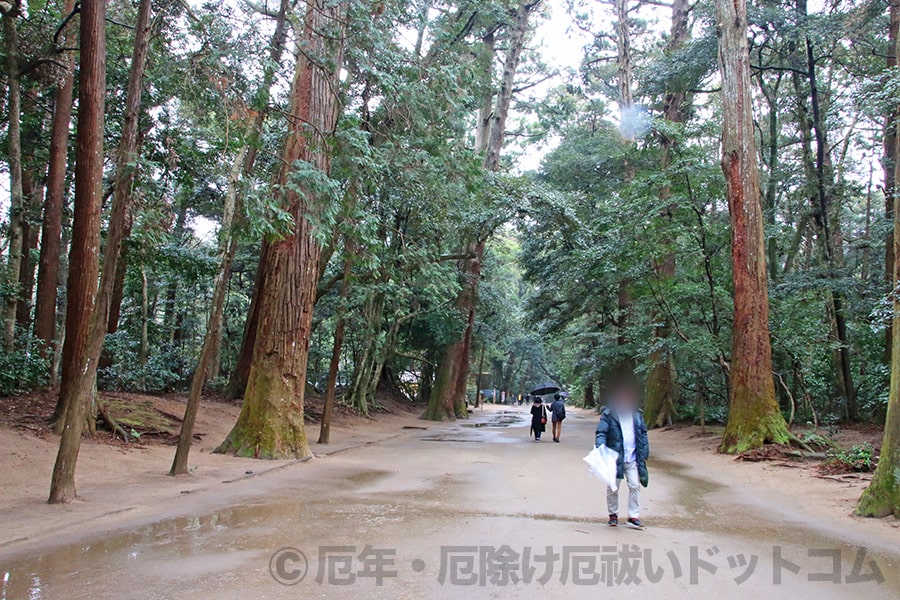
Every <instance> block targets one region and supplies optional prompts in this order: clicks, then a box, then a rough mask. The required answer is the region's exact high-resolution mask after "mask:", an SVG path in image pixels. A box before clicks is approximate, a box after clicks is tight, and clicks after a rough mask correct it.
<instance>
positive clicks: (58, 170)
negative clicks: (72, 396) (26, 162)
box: [34, 0, 75, 348]
mask: <svg viewBox="0 0 900 600" xmlns="http://www.w3.org/2000/svg"><path fill="white" fill-rule="evenodd" d="M74 5H75V2H74V0H66V2H65V5H64V8H63V14H66V15H68V14H69V13H70V12H72V8H73V7H74ZM67 29H68V28H67ZM67 29H64V30H63V32H62V33H61V36H60V40H61V41H60V43H61V44H62V45H64V46H68V45H70V44H71V42H70V41H69V40H70V38H72V37H74V36H71V35H68V34H67V33H66V31H67ZM60 60H61V61H62V63H63V64H65V65H66V67H67V68H66V71H65V73H64V74H63V76H62V80H61V81H60V82H59V83H58V84H57V86H56V89H55V90H54V92H53V117H52V119H51V124H50V155H49V161H48V163H47V192H46V197H45V199H44V220H43V224H42V228H41V252H40V258H39V260H38V263H39V267H38V281H37V298H36V300H35V308H34V334H35V336H36V337H37V338H38V339H40V340H43V342H44V344H45V345H46V347H47V348H51V347H52V346H53V345H54V344H56V343H57V340H56V318H57V315H56V303H57V286H58V281H59V267H60V259H61V252H60V250H61V236H62V219H63V207H64V205H65V194H66V169H67V162H68V157H69V152H68V149H69V126H70V123H71V121H72V95H73V89H74V84H75V75H74V74H75V62H74V59H73V58H72V57H71V56H70V55H68V54H67V55H64V56H62V57H60Z"/></svg>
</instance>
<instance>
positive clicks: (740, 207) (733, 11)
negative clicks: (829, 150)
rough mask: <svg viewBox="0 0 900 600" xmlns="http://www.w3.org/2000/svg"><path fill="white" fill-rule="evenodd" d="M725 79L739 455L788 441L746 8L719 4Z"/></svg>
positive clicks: (727, 441)
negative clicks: (778, 381) (779, 390)
mask: <svg viewBox="0 0 900 600" xmlns="http://www.w3.org/2000/svg"><path fill="white" fill-rule="evenodd" d="M716 13H717V19H718V23H719V29H718V31H719V68H720V70H721V73H722V109H723V115H724V124H723V128H722V169H723V171H724V173H725V183H726V187H725V190H726V196H727V198H728V209H729V212H730V214H731V255H732V269H733V275H732V276H733V280H734V329H733V341H732V352H731V369H730V372H731V378H730V384H731V385H730V386H729V411H728V423H727V425H726V427H725V434H724V436H723V438H722V445H721V446H720V450H721V451H722V452H728V453H737V452H743V451H745V450H748V449H750V448H756V447H759V446H762V445H763V444H765V443H767V442H786V441H787V440H788V439H789V437H790V435H789V433H788V431H787V426H786V424H785V422H784V417H783V416H782V414H781V411H780V410H779V408H778V402H777V401H776V398H775V383H774V380H773V379H772V348H771V345H770V340H769V298H768V282H767V279H766V257H765V232H764V227H763V215H762V207H761V205H760V184H759V168H758V166H757V162H756V161H757V158H756V139H755V137H754V135H755V133H754V126H753V110H752V104H751V94H750V55H749V50H748V42H747V5H746V3H745V1H744V0H716Z"/></svg>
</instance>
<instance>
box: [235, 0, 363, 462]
mask: <svg viewBox="0 0 900 600" xmlns="http://www.w3.org/2000/svg"><path fill="white" fill-rule="evenodd" d="M345 13H346V10H345V5H344V4H343V3H336V2H333V1H331V0H313V1H312V2H310V4H309V6H308V9H307V12H306V15H305V17H304V22H303V28H302V32H301V35H300V40H299V41H298V47H299V48H300V49H301V50H302V51H301V53H300V54H299V56H298V57H297V66H296V68H295V72H294V80H293V83H292V84H291V92H290V98H291V101H290V112H289V116H288V120H289V125H288V135H287V139H286V140H285V145H284V150H283V153H282V167H281V170H280V172H279V174H278V177H277V180H276V182H275V183H276V186H275V187H276V190H277V191H276V193H277V194H278V196H279V200H280V202H281V204H282V206H284V207H285V209H286V210H288V211H289V212H290V214H291V216H292V217H293V222H294V224H293V231H292V232H291V233H289V234H287V235H286V236H284V237H283V238H280V239H277V240H270V243H269V247H268V249H267V251H266V254H267V258H266V263H267V264H266V269H265V278H266V279H265V283H264V285H263V290H264V292H263V294H262V296H261V297H260V306H259V311H260V312H259V323H258V326H257V327H258V329H257V333H256V342H255V345H254V350H253V359H252V362H251V364H250V372H249V377H248V381H247V389H246V392H245V394H244V402H243V405H242V408H241V414H240V416H239V417H238V421H237V423H236V424H235V426H234V428H233V429H232V430H231V433H229V434H228V437H227V438H226V439H225V441H224V442H222V444H221V445H220V446H219V448H218V449H217V452H231V453H235V454H237V455H239V456H252V457H256V458H280V457H285V456H296V457H304V456H308V455H309V454H310V451H309V445H308V443H307V439H306V432H305V431H304V429H303V401H304V395H305V391H306V390H305V387H306V376H305V375H306V364H307V359H308V357H309V340H310V330H311V327H312V312H313V306H314V304H315V298H316V287H317V284H318V278H319V269H318V265H319V255H320V253H321V248H320V246H319V242H318V241H317V240H316V232H315V229H314V228H315V225H314V224H313V222H312V220H310V219H309V218H308V216H310V215H315V214H317V212H318V211H320V210H321V199H320V198H316V197H315V191H314V190H313V189H312V188H310V186H309V185H307V184H306V183H305V182H303V181H298V180H297V178H296V176H295V170H296V169H297V167H298V166H299V165H300V164H302V163H306V164H308V165H311V166H312V167H313V168H315V169H317V170H318V171H319V172H320V173H321V174H323V175H325V176H327V175H328V174H329V172H330V170H331V155H330V149H329V147H328V140H329V137H330V136H331V135H332V134H333V132H334V129H335V126H336V124H337V118H338V111H339V98H338V95H337V90H338V87H339V72H340V66H341V63H342V58H343V50H344V20H345V18H346V16H345Z"/></svg>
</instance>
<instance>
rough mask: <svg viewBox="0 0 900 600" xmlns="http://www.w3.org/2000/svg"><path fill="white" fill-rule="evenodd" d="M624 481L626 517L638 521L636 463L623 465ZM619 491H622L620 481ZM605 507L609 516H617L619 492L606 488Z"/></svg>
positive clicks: (638, 501) (639, 511)
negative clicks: (625, 488)
mask: <svg viewBox="0 0 900 600" xmlns="http://www.w3.org/2000/svg"><path fill="white" fill-rule="evenodd" d="M625 481H626V482H627V483H628V517H629V518H635V519H638V518H640V516H641V500H640V496H641V482H640V480H639V479H638V469H637V463H636V462H626V463H625ZM619 489H622V480H621V479H620V480H619ZM606 507H607V508H608V509H609V514H611V515H614V514H619V491H618V490H616V491H615V492H614V491H612V489H611V488H609V487H607V488H606Z"/></svg>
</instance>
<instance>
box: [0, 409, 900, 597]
mask: <svg viewBox="0 0 900 600" xmlns="http://www.w3.org/2000/svg"><path fill="white" fill-rule="evenodd" d="M526 411H527V407H521V408H519V407H515V408H512V407H489V408H488V410H486V411H484V412H479V413H477V414H476V416H475V417H474V418H473V419H471V420H469V421H467V422H466V421H464V422H458V423H453V424H442V425H434V424H429V428H428V430H427V431H421V430H414V429H408V430H404V431H403V433H402V435H398V436H396V437H393V438H390V439H387V440H385V441H382V442H379V443H375V444H371V445H368V446H365V447H362V448H357V449H354V450H349V451H345V452H340V453H337V454H333V455H331V456H328V457H326V458H324V459H321V460H315V461H312V462H311V463H308V464H305V465H298V466H296V467H291V468H285V469H281V470H279V471H277V472H273V473H270V474H268V475H265V476H263V477H259V478H255V479H250V480H247V481H245V482H242V483H241V484H240V485H242V486H244V488H243V490H244V492H246V494H245V497H244V499H243V500H242V501H240V502H238V503H233V502H230V505H229V506H227V508H221V509H218V510H205V509H204V508H203V507H202V506H201V507H198V511H197V513H196V514H194V515H188V516H182V517H179V518H173V519H168V520H164V521H160V522H157V523H155V524H151V525H147V526H144V527H141V528H138V529H135V530H132V531H129V532H127V533H120V534H116V535H110V536H106V537H104V538H102V539H100V540H99V541H96V542H93V543H80V544H72V545H65V546H62V547H59V548H56V549H52V550H50V551H48V552H46V553H44V554H41V555H39V556H33V557H31V558H21V559H17V560H13V561H12V562H7V563H6V564H3V563H0V577H3V576H4V574H8V575H7V577H8V581H6V582H5V583H4V582H2V581H0V585H2V586H3V588H2V589H3V593H2V599H3V600H6V599H10V600H17V599H19V598H36V599H37V598H40V599H55V598H60V599H71V600H75V599H78V598H90V599H97V600H102V599H107V598H108V599H113V598H115V599H130V598H136V599H137V598H140V599H156V598H159V599H173V598H187V597H190V598H193V599H207V598H208V599H216V600H220V599H231V598H263V599H268V598H300V597H328V598H359V597H376V598H411V599H412V598H417V599H418V598H458V597H463V596H465V597H476V598H495V597H513V598H532V597H535V598H536V597H542V598H543V597H547V595H548V594H550V596H551V597H553V598H582V597H584V598H587V597H592V598H595V597H596V595H597V593H598V591H600V592H601V593H602V591H603V590H598V589H597V586H600V587H601V588H602V587H605V586H607V585H612V586H613V587H614V588H615V590H614V592H613V593H614V594H616V595H617V596H618V595H625V596H629V597H634V598H644V597H647V598H650V597H654V598H658V597H659V595H660V594H664V595H665V596H666V597H668V598H683V597H685V598H686V597H689V596H696V595H697V594H701V595H702V596H703V597H712V596H713V595H716V596H723V597H729V598H748V599H749V598H753V599H758V598H760V597H764V596H767V597H768V598H769V599H775V598H791V599H792V600H793V599H794V598H797V597H811V595H812V594H813V593H814V594H815V595H816V597H818V598H821V599H828V598H860V597H865V598H866V599H867V600H877V599H880V598H897V597H898V596H900V569H898V565H900V547H898V544H897V540H898V539H900V538H898V536H897V535H896V530H895V529H893V528H892V527H890V526H885V525H884V524H883V523H882V524H879V523H875V524H872V522H863V521H861V520H858V519H852V518H849V517H847V518H842V519H830V520H829V519H822V518H821V517H820V513H818V512H817V510H818V509H817V508H816V505H811V506H807V505H805V504H804V502H803V493H807V494H809V493H813V494H816V493H818V492H817V491H816V490H815V489H813V490H810V489H805V490H804V489H799V490H798V489H795V486H793V485H792V484H791V481H792V479H796V478H795V477H794V475H793V474H791V473H788V474H787V475H782V476H781V477H782V479H781V481H782V484H786V485H785V486H784V489H783V490H782V491H781V492H779V491H778V489H777V487H776V488H772V487H766V486H763V485H761V484H759V482H758V479H757V478H758V477H759V476H760V472H759V471H758V470H752V469H742V468H741V467H739V466H735V467H733V468H722V465H728V464H729V463H728V462H722V461H723V460H725V461H728V460H729V459H727V458H724V459H723V457H715V458H709V457H706V458H702V459H701V458H698V456H699V455H698V454H696V452H695V453H694V454H691V450H690V449H688V448H686V447H685V445H684V443H683V440H680V438H678V437H677V436H669V435H667V434H665V433H663V434H658V433H654V434H652V437H651V445H652V448H651V450H652V453H653V456H654V458H653V460H652V462H651V466H650V469H651V470H650V487H649V488H647V489H646V490H644V491H643V493H642V503H643V505H644V511H643V514H642V518H643V520H644V521H645V524H646V525H647V529H646V530H644V531H635V530H630V529H626V528H624V527H622V526H620V527H619V528H617V529H612V528H609V527H608V526H607V525H606V514H605V513H606V510H605V503H604V497H603V490H602V486H601V484H600V483H599V482H598V481H597V480H595V479H592V478H590V477H589V476H588V475H587V471H586V465H585V464H584V463H583V462H582V461H581V457H582V456H583V455H584V454H586V453H587V451H588V450H589V449H590V447H591V444H592V440H593V429H594V426H595V424H596V418H597V417H596V415H595V414H594V413H590V412H585V411H579V410H570V411H569V414H570V418H569V419H567V420H566V421H565V427H564V430H563V439H562V443H559V444H555V443H553V442H552V441H549V440H545V441H543V442H542V443H540V444H536V443H534V442H533V441H530V440H529V439H528V437H527V432H528V428H527V414H526ZM423 425H425V424H424V423H423ZM548 435H549V434H548ZM754 468H755V467H754ZM826 485H827V484H826ZM797 487H799V486H797ZM624 494H625V491H624V490H623V491H622V501H623V504H624V500H625V496H624ZM367 546H371V548H370V549H368V550H367V548H366V547H367ZM862 546H868V552H867V553H866V554H865V555H864V556H863V555H862V554H861V551H860V547H862ZM285 548H287V549H288V550H282V549H285ZM290 549H296V550H299V551H301V552H302V554H303V555H304V556H305V559H306V562H305V563H304V562H303V559H302V558H301V557H300V555H299V554H298V553H296V552H295V550H290ZM280 550H281V551H280ZM279 551H280V552H279ZM779 553H780V557H781V559H782V560H783V561H784V562H781V563H780V565H781V568H780V569H775V568H773V561H775V560H777V556H778V555H779ZM873 561H874V562H873ZM857 563H858V564H857ZM304 564H305V575H304V568H303V567H304ZM873 564H874V565H875V566H876V567H877V572H876V573H875V574H876V575H879V574H880V576H881V577H882V578H883V579H884V581H883V582H882V583H877V582H871V581H870V582H865V581H862V582H857V583H853V581H854V579H866V577H867V576H870V575H872V574H873V571H872V565H873ZM776 571H779V572H780V576H781V583H778V584H776V583H773V578H774V577H775V576H776V575H775V572H776ZM794 571H797V572H796V573H795V572H794ZM379 573H380V574H381V575H384V576H385V577H384V579H383V581H382V583H383V586H380V587H379V586H378V585H377V578H376V577H370V576H367V575H372V574H375V575H377V574H379ZM301 576H303V578H302V580H300V577H301ZM523 577H525V578H526V579H529V581H528V582H527V583H526V582H523V581H521V578H523ZM810 577H812V578H813V579H814V580H815V579H828V581H810V580H809V578H810ZM276 578H277V579H281V580H282V582H283V583H279V582H278V581H276ZM743 578H745V579H743ZM848 578H849V580H848ZM598 579H599V581H598ZM514 580H515V581H518V583H516V584H513V583H512V582H513V581H514ZM638 580H639V581H640V583H639V584H638V583H637V581H638ZM652 580H656V581H655V582H653V581H652ZM735 580H737V581H735ZM834 580H838V581H839V582H836V581H834ZM504 583H507V584H508V585H503V584H504ZM285 584H293V585H285Z"/></svg>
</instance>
